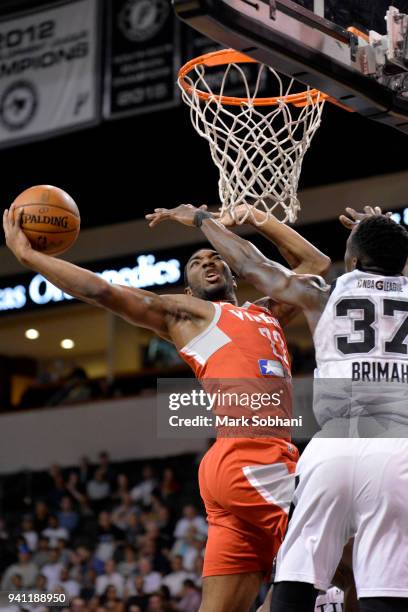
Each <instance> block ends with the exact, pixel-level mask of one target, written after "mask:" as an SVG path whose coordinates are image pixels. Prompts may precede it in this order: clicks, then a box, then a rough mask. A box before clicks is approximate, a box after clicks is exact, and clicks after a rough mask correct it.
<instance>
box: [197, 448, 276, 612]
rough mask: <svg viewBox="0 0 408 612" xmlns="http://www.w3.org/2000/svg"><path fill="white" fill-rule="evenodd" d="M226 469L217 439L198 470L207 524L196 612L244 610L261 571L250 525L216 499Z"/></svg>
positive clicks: (222, 484)
mask: <svg viewBox="0 0 408 612" xmlns="http://www.w3.org/2000/svg"><path fill="white" fill-rule="evenodd" d="M228 469H229V467H228V462H227V461H224V455H223V444H222V442H217V443H216V444H215V445H214V446H213V447H212V448H211V449H210V451H209V452H208V453H207V454H206V456H205V457H204V459H203V460H202V462H201V465H200V470H199V483H200V492H201V497H202V498H203V501H204V504H205V507H206V511H207V519H208V525H209V527H208V538H207V545H206V548H205V557H204V568H203V592H202V603H201V607H200V612H248V610H249V609H250V607H251V605H252V604H253V602H254V601H255V599H256V596H257V594H258V592H259V588H260V586H261V583H262V580H263V578H264V574H265V572H264V571H263V570H262V569H261V567H260V565H259V563H258V562H257V559H256V556H255V554H254V551H253V547H254V544H253V542H252V539H251V538H250V537H249V536H247V532H248V531H250V530H251V526H250V525H246V524H245V523H243V522H242V521H241V520H240V519H239V518H237V517H235V516H234V515H233V514H231V513H230V512H229V511H228V510H226V509H225V508H223V507H222V506H221V505H220V503H219V500H218V499H216V497H218V495H217V493H218V489H219V487H221V488H222V487H226V486H227V485H226V482H227V480H226V479H228V475H226V472H228ZM271 564H272V561H271Z"/></svg>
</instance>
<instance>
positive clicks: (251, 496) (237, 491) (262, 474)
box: [199, 438, 299, 577]
mask: <svg viewBox="0 0 408 612" xmlns="http://www.w3.org/2000/svg"><path fill="white" fill-rule="evenodd" d="M298 458H299V454H298V451H297V449H296V447H295V446H294V445H293V444H290V443H288V442H286V441H285V440H279V439H273V440H272V439H258V440H251V439H242V438H236V439H228V438H219V439H217V441H216V442H215V443H214V445H213V446H212V447H211V448H210V450H209V451H208V452H207V454H206V455H205V456H204V458H203V460H202V461H201V465H200V469H199V483H200V492H201V497H202V498H203V501H204V504H205V508H206V511H207V518H208V526H209V528H208V541H207V546H206V550H205V558H204V569H203V576H204V577H206V576H222V575H225V574H243V573H249V572H259V571H261V572H264V573H265V575H266V577H269V575H270V572H271V570H272V563H273V559H274V557H275V556H276V553H277V551H278V549H279V547H280V545H281V543H282V540H283V537H284V535H285V531H286V527H287V522H288V512H289V508H290V504H291V502H292V498H293V493H294V490H295V473H294V472H295V468H296V463H297V460H298Z"/></svg>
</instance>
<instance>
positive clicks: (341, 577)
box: [333, 540, 359, 612]
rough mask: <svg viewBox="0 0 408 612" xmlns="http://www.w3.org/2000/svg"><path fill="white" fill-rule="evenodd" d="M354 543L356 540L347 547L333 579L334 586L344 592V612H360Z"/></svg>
mask: <svg viewBox="0 0 408 612" xmlns="http://www.w3.org/2000/svg"><path fill="white" fill-rule="evenodd" d="M353 543H354V540H350V541H349V542H348V543H347V545H346V546H345V548H344V551H343V557H342V559H341V561H340V563H339V566H338V568H337V570H336V573H335V575H334V578H333V584H334V586H336V587H338V588H339V589H341V590H342V591H343V592H344V612H358V610H359V607H358V600H357V591H356V584H355V582H354V574H353Z"/></svg>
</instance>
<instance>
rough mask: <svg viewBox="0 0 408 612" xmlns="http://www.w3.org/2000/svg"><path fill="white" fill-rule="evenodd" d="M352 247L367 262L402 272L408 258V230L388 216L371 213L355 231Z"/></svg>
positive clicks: (391, 272)
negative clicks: (373, 215)
mask: <svg viewBox="0 0 408 612" xmlns="http://www.w3.org/2000/svg"><path fill="white" fill-rule="evenodd" d="M352 247H353V251H354V253H355V256H356V257H358V258H359V259H361V260H363V263H364V265H365V266H370V267H375V268H378V269H379V270H381V271H383V272H385V273H388V274H390V275H394V274H399V273H401V272H402V270H403V269H404V267H405V264H406V262H407V259H408V232H407V230H406V229H405V228H404V227H403V226H402V225H399V224H398V223H396V222H395V221H393V220H392V219H390V218H389V217H385V216H376V217H368V218H367V219H363V221H361V222H360V223H359V225H358V227H357V229H356V230H355V232H354V233H353V237H352Z"/></svg>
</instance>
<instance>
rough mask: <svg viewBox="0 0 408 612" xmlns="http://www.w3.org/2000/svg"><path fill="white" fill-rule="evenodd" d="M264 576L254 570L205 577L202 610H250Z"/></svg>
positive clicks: (216, 611)
mask: <svg viewBox="0 0 408 612" xmlns="http://www.w3.org/2000/svg"><path fill="white" fill-rule="evenodd" d="M263 577H264V576H263V572H252V573H249V574H234V575H230V576H208V577H207V578H204V579H203V598H202V604H201V607H200V612H248V610H249V609H250V607H251V606H252V604H253V602H254V601H255V599H256V596H257V594H258V592H259V589H260V587H261V584H262V580H263Z"/></svg>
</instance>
